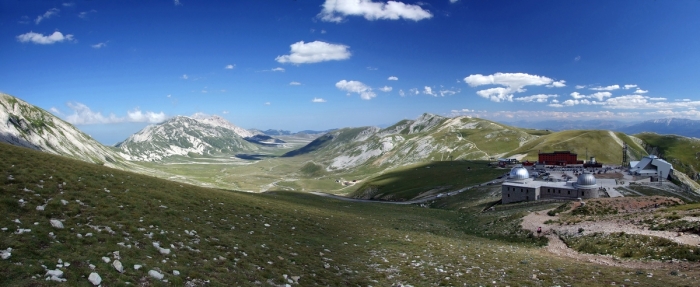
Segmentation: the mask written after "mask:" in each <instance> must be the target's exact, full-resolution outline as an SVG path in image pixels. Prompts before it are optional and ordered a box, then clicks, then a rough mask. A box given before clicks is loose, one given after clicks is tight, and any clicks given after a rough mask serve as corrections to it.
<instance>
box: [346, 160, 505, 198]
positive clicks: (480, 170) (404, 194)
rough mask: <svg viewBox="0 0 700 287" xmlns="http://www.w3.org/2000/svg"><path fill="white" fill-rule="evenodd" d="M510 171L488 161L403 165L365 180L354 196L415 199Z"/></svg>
mask: <svg viewBox="0 0 700 287" xmlns="http://www.w3.org/2000/svg"><path fill="white" fill-rule="evenodd" d="M505 172H507V170H504V169H497V168H493V167H489V166H488V162H487V161H439V162H430V163H425V164H419V165H413V166H406V167H401V168H398V169H395V170H391V171H389V172H386V173H384V174H382V175H379V176H376V177H372V178H370V179H368V180H366V181H363V182H362V184H361V185H359V187H358V188H357V189H356V190H355V191H354V192H352V193H351V194H350V196H351V197H354V198H364V199H381V200H391V201H405V200H411V199H414V198H416V197H419V196H421V195H425V194H433V195H434V194H437V193H440V192H447V191H454V190H458V189H460V188H463V187H467V186H472V185H477V184H481V183H485V182H488V181H491V180H494V179H495V178H496V177H498V176H500V175H502V174H504V173H505Z"/></svg>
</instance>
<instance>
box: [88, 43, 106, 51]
mask: <svg viewBox="0 0 700 287" xmlns="http://www.w3.org/2000/svg"><path fill="white" fill-rule="evenodd" d="M90 47H93V48H95V49H100V48H104V47H107V43H104V42H102V43H97V44H95V45H90Z"/></svg>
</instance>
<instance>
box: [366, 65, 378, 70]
mask: <svg viewBox="0 0 700 287" xmlns="http://www.w3.org/2000/svg"><path fill="white" fill-rule="evenodd" d="M367 70H368V71H376V70H379V68H377V67H372V66H369V67H367Z"/></svg>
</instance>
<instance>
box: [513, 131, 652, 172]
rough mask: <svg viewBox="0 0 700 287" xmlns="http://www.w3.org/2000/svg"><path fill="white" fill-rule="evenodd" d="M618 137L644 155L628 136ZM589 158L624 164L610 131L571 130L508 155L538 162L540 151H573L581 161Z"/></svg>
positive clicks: (547, 136) (555, 134) (543, 138)
mask: <svg viewBox="0 0 700 287" xmlns="http://www.w3.org/2000/svg"><path fill="white" fill-rule="evenodd" d="M615 135H617V137H618V138H619V139H620V140H622V141H623V142H626V143H627V144H628V145H630V148H631V149H634V150H635V152H636V153H642V154H645V153H644V152H643V149H642V148H641V147H640V146H639V145H637V144H636V143H634V141H632V140H631V139H630V138H629V137H628V136H626V135H624V134H622V133H615ZM586 149H588V156H589V157H591V156H595V158H596V160H597V161H598V162H602V163H604V164H619V163H621V162H622V146H621V145H620V144H618V143H617V142H616V141H615V139H614V138H613V137H612V136H611V135H610V133H609V132H608V131H601V130H571V131H561V132H556V133H552V134H549V135H544V136H541V137H540V138H538V139H536V140H533V141H531V142H528V143H526V144H524V145H523V146H522V147H520V148H518V149H516V150H514V151H512V152H510V153H508V155H509V156H510V155H515V154H526V156H525V158H524V159H527V160H530V161H537V154H538V152H539V151H541V152H543V153H547V152H553V151H560V150H561V151H567V150H568V151H571V152H573V153H577V154H578V158H579V160H584V159H585V157H586Z"/></svg>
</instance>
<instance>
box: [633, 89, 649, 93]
mask: <svg viewBox="0 0 700 287" xmlns="http://www.w3.org/2000/svg"><path fill="white" fill-rule="evenodd" d="M648 92H649V91H645V90H642V89H637V90H636V91H634V93H635V94H646V93H648Z"/></svg>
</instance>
